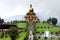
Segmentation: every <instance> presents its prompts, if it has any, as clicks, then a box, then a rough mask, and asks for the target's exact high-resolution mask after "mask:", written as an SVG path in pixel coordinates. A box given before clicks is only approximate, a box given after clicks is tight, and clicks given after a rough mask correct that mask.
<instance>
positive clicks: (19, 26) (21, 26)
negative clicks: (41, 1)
mask: <svg viewBox="0 0 60 40" xmlns="http://www.w3.org/2000/svg"><path fill="white" fill-rule="evenodd" d="M17 26H18V28H26V27H27V23H17Z"/></svg>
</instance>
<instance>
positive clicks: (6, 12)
mask: <svg viewBox="0 0 60 40" xmlns="http://www.w3.org/2000/svg"><path fill="white" fill-rule="evenodd" d="M30 4H32V5H33V8H34V11H35V13H36V14H37V15H39V16H40V18H41V17H42V18H43V19H47V18H48V17H56V18H58V20H60V0H0V16H1V17H2V18H6V17H10V16H14V15H25V14H26V12H27V10H28V7H29V5H30Z"/></svg>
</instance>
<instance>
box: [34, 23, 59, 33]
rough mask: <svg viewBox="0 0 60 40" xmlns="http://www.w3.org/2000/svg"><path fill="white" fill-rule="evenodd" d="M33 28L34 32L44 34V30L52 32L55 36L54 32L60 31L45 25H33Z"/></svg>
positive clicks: (57, 28)
mask: <svg viewBox="0 0 60 40" xmlns="http://www.w3.org/2000/svg"><path fill="white" fill-rule="evenodd" d="M35 27H36V32H40V33H42V32H45V31H46V30H48V31H50V33H51V32H53V34H55V33H56V32H59V31H60V28H59V27H55V26H53V25H49V24H47V23H44V24H43V23H36V24H35Z"/></svg>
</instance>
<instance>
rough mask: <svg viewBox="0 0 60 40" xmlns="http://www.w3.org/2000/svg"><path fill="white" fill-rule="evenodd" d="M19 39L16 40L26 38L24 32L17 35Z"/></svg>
mask: <svg viewBox="0 0 60 40" xmlns="http://www.w3.org/2000/svg"><path fill="white" fill-rule="evenodd" d="M19 36H20V37H19V38H17V39H16V40H24V38H25V37H26V32H21V33H20V34H19Z"/></svg>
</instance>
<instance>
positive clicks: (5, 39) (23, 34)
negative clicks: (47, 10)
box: [0, 32, 27, 40]
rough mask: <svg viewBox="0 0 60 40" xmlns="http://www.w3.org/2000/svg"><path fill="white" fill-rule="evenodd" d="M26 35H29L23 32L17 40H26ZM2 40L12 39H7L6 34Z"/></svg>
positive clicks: (8, 39)
mask: <svg viewBox="0 0 60 40" xmlns="http://www.w3.org/2000/svg"><path fill="white" fill-rule="evenodd" d="M1 33H2V32H1ZM26 35H27V32H21V33H20V34H19V37H18V38H17V39H16V40H24V38H25V37H26ZM0 40H11V38H10V37H9V36H8V37H5V34H4V36H3V38H0Z"/></svg>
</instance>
